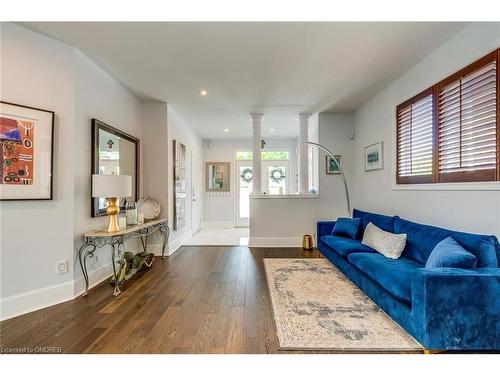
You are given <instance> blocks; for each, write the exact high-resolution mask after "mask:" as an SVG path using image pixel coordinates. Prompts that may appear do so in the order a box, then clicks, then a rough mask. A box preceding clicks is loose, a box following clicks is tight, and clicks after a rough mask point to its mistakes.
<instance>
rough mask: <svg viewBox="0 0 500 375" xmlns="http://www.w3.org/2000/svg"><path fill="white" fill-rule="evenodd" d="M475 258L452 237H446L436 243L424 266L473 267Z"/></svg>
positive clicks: (475, 261) (475, 262) (475, 264)
mask: <svg viewBox="0 0 500 375" xmlns="http://www.w3.org/2000/svg"><path fill="white" fill-rule="evenodd" d="M476 266H477V258H476V257H475V256H474V255H473V254H471V253H469V252H468V251H467V250H465V249H464V248H463V247H462V246H461V245H460V244H459V243H458V242H457V241H455V240H454V239H453V237H446V238H445V239H444V240H442V241H441V242H440V243H438V244H437V245H436V247H435V248H434V250H432V252H431V255H429V258H428V259H427V262H426V263H425V268H441V267H453V268H474V267H476Z"/></svg>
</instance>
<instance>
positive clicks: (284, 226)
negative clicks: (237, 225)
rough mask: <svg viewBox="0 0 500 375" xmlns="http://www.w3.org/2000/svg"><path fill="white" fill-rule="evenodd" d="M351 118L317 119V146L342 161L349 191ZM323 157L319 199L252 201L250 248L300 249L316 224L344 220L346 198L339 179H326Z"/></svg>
mask: <svg viewBox="0 0 500 375" xmlns="http://www.w3.org/2000/svg"><path fill="white" fill-rule="evenodd" d="M353 127H354V117H353V115H352V114H349V113H346V114H343V113H340V114H334V113H323V114H320V115H319V143H321V144H323V145H324V146H326V147H327V148H328V149H330V150H331V151H332V152H333V153H334V154H340V155H342V157H343V159H342V160H343V167H344V172H345V174H346V176H347V180H348V182H349V184H350V189H351V191H352V186H353V179H352V176H353V174H354V160H353V158H352V150H353V146H354V142H353V141H352V140H351V139H350V134H351V133H352V131H353ZM325 155H326V154H325V153H324V152H323V151H320V152H319V166H318V171H319V196H318V197H316V198H304V197H296V198H288V197H287V198H279V197H265V198H252V199H251V205H250V207H251V211H250V240H249V241H250V246H301V243H302V236H303V235H304V234H314V233H315V231H316V228H315V224H316V221H318V220H326V219H335V218H337V217H338V216H347V206H346V197H345V189H344V185H343V181H342V178H341V176H340V175H326V160H325Z"/></svg>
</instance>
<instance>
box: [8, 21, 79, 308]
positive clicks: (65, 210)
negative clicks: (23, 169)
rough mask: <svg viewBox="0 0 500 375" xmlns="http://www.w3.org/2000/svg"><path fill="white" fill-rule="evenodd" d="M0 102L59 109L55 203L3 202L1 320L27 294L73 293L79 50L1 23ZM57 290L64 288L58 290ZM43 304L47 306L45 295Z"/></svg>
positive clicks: (56, 137) (58, 296)
mask: <svg viewBox="0 0 500 375" xmlns="http://www.w3.org/2000/svg"><path fill="white" fill-rule="evenodd" d="M0 27H1V59H2V61H1V80H0V81H1V100H4V101H9V102H13V103H18V104H23V105H28V106H32V107H37V108H42V109H47V110H52V111H55V113H56V117H55V142H54V145H55V149H54V178H53V183H54V199H53V200H52V201H38V202H37V201H16V202H0V217H1V222H0V233H1V235H0V237H1V242H0V243H1V251H0V254H1V276H0V278H1V298H2V306H1V308H2V311H1V314H2V316H3V317H5V316H8V315H11V314H12V313H13V312H14V311H15V310H16V309H26V306H25V305H24V304H23V301H24V300H25V299H26V298H29V297H27V296H26V293H28V294H30V293H31V292H33V291H35V290H39V294H40V295H47V296H52V295H55V297H56V298H60V296H61V295H68V294H72V293H73V270H72V268H71V269H70V271H69V272H68V273H65V274H62V275H56V272H55V271H56V262H57V261H58V260H61V259H68V260H69V262H70V263H72V262H71V260H72V259H73V217H72V215H73V204H74V200H73V169H74V167H73V166H74V164H73V163H74V155H73V152H72V149H73V148H74V141H75V135H74V126H73V124H74V121H75V112H74V81H75V78H74V65H73V64H72V62H73V59H74V50H73V49H71V48H68V47H67V46H66V45H64V44H62V43H58V42H55V41H53V40H52V39H49V38H46V37H44V36H41V35H39V34H36V33H33V32H31V31H28V30H25V29H24V28H21V27H19V26H16V25H13V24H8V23H2V24H1V26H0ZM54 286H58V287H59V289H57V290H54V289H55V288H54ZM38 302H39V303H43V298H41V300H40V301H38Z"/></svg>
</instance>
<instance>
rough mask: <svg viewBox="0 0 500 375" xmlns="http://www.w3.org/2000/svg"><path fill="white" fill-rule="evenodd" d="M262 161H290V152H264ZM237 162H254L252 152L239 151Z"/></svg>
mask: <svg viewBox="0 0 500 375" xmlns="http://www.w3.org/2000/svg"><path fill="white" fill-rule="evenodd" d="M261 155H262V156H261V157H262V160H288V159H289V158H290V152H289V151H262V154H261ZM236 160H252V151H237V152H236Z"/></svg>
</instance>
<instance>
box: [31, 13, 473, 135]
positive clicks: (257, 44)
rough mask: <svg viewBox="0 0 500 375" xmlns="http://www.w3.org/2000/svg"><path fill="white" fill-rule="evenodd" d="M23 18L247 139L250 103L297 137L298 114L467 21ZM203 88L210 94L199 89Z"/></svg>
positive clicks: (347, 93)
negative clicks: (170, 20) (155, 20)
mask: <svg viewBox="0 0 500 375" xmlns="http://www.w3.org/2000/svg"><path fill="white" fill-rule="evenodd" d="M22 25H24V26H26V27H29V28H31V29H33V30H36V31H38V32H41V33H43V34H46V35H49V36H51V37H54V38H56V39H59V40H61V41H63V42H66V43H68V44H71V45H74V46H76V47H78V48H79V49H80V50H82V51H83V52H84V53H85V54H87V55H88V56H89V57H90V58H91V59H93V60H94V61H95V62H96V63H98V64H99V65H101V66H102V67H103V68H104V69H105V70H107V71H108V72H109V73H110V74H111V75H113V76H114V77H115V78H117V79H118V80H119V81H120V82H121V83H122V84H123V85H125V86H126V87H128V88H129V89H130V90H131V91H132V92H134V93H135V94H136V95H137V96H138V97H140V98H142V99H145V100H161V101H166V102H169V103H170V104H172V105H173V107H174V108H175V109H176V111H177V112H178V113H179V114H180V115H181V116H182V117H183V118H184V119H185V120H186V121H187V122H188V123H190V124H191V125H192V126H193V128H195V129H196V130H197V131H198V132H199V134H200V135H201V136H202V137H203V138H229V137H230V138H242V137H249V136H250V135H251V124H250V118H249V114H250V113H251V112H253V111H259V112H263V113H264V114H265V116H264V122H263V135H264V136H267V137H269V136H273V137H293V136H297V134H298V122H297V114H298V113H299V112H304V111H307V112H345V111H352V110H354V109H356V108H358V107H359V106H360V105H361V104H363V103H364V102H365V101H366V100H367V99H368V98H370V97H371V96H373V95H374V94H375V93H377V92H378V91H380V90H381V89H382V88H384V87H385V86H386V85H387V84H389V83H390V82H391V81H392V80H394V79H395V78H397V77H398V76H399V75H401V74H402V73H403V72H405V71H406V70H407V69H409V68H410V67H412V66H413V65H415V64H416V63H417V62H419V61H420V60H421V59H423V58H424V57H425V56H427V55H428V54H429V53H430V52H432V51H433V50H434V49H436V48H437V47H438V46H439V45H441V44H442V43H443V42H445V41H446V40H447V39H448V38H450V37H451V36H452V35H454V34H455V33H457V32H458V31H459V30H460V29H462V28H463V27H464V26H465V24H464V23H450V22H436V23H428V22H427V23H423V22H420V23H418V22H409V23H391V22H379V23H373V22H371V23H357V22H330V23H324V22H317V23H311V22H302V23H298V22H297V23H292V22H284V23H283V22H282V23H279V22H270V23H255V22H249V23H243V22H238V23H219V22H212V23H203V22H191V23H190V22H187V23H180V22H177V23H176V22H156V23H146V22H120V23H116V22H78V23H71V22H30V23H22ZM201 89H205V90H207V91H208V96H206V97H202V96H200V94H199V93H200V90H201ZM225 128H227V129H229V131H228V132H227V133H226V132H224V129H225ZM271 128H273V129H274V132H273V133H271V132H270V129H271Z"/></svg>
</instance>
